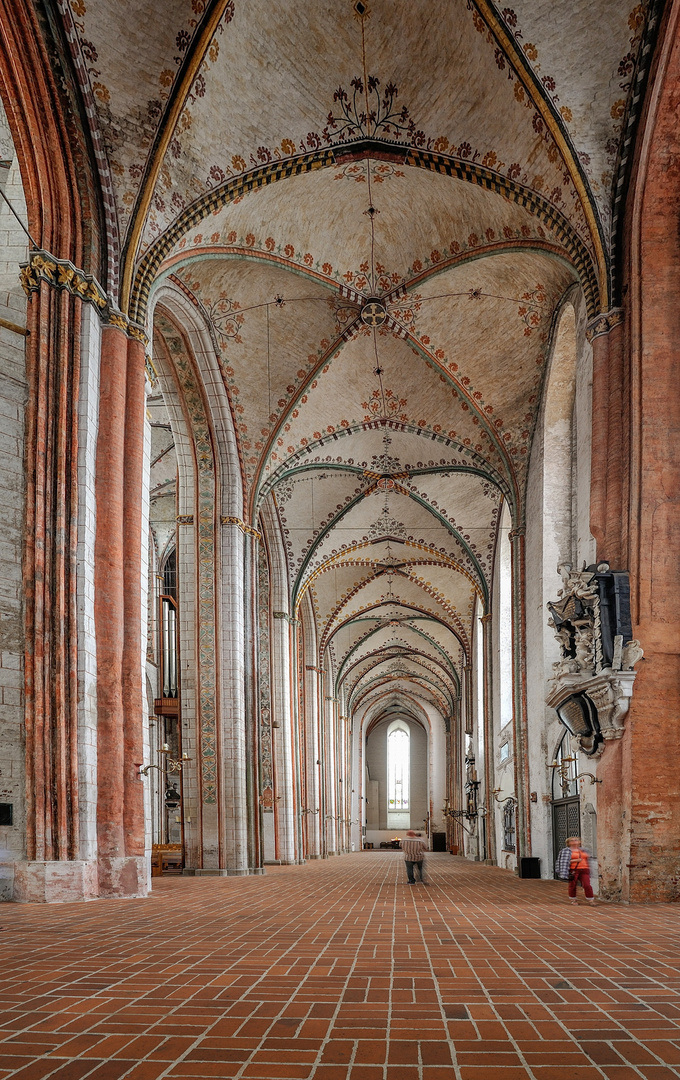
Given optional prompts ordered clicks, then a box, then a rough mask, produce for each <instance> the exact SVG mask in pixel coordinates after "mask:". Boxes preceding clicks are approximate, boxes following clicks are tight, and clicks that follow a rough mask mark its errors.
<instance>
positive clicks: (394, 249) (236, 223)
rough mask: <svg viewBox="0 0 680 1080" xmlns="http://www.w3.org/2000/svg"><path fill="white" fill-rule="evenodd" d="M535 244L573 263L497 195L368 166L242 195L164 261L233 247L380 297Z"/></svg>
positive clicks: (375, 162) (534, 221)
mask: <svg viewBox="0 0 680 1080" xmlns="http://www.w3.org/2000/svg"><path fill="white" fill-rule="evenodd" d="M369 177H370V187H369V183H368V180H369ZM369 205H373V206H374V208H375V210H376V211H377V212H376V214H375V215H374V229H373V231H374V236H375V238H374V258H375V264H376V266H379V267H381V269H380V270H379V271H378V272H377V273H376V274H375V277H374V279H373V280H371V275H370V272H369V271H370V254H371V236H372V234H371V220H370V216H369V215H368V214H367V213H366V211H367V208H368V207H369ZM405 221H407V222H408V229H406V230H405V229H404V222H405ZM320 222H323V228H322V229H321V228H319V223H320ZM529 241H533V242H535V243H536V242H538V243H545V244H551V245H553V246H554V247H555V248H557V249H558V250H560V251H562V252H563V253H564V254H565V257H568V253H567V249H566V248H565V246H564V242H563V238H562V236H561V235H560V233H559V231H558V230H555V229H551V227H550V225H549V224H548V223H542V222H541V221H540V220H539V219H538V218H537V217H536V215H535V214H533V213H531V212H530V210H529V209H527V208H525V207H524V206H522V205H520V204H518V203H516V202H511V201H509V199H507V198H504V197H501V196H499V194H498V193H497V192H496V191H488V190H486V189H485V188H483V187H479V186H475V185H473V184H471V183H468V182H467V181H465V180H461V179H458V178H457V177H455V176H447V175H441V174H439V173H435V172H427V171H425V170H423V169H421V168H415V167H413V166H409V165H406V164H401V165H393V164H391V163H390V162H387V161H384V160H380V159H375V158H368V159H360V160H352V161H349V162H348V163H347V164H345V165H342V166H333V167H329V168H323V169H319V170H317V171H314V172H307V173H302V174H300V175H293V176H291V177H289V178H287V179H286V180H285V181H281V182H278V183H274V184H271V185H270V186H268V187H264V188H258V189H256V190H252V191H249V192H245V193H244V194H241V195H238V196H236V198H235V200H234V201H233V202H229V203H227V204H226V205H225V206H223V207H221V208H220V207H219V206H218V208H217V210H213V211H211V212H210V213H209V214H208V216H206V217H205V218H203V219H202V220H201V221H199V222H198V224H196V225H194V226H193V227H192V228H190V229H188V230H187V231H186V232H183V233H182V235H181V236H178V238H177V240H176V241H175V243H174V245H173V247H172V248H171V249H170V251H169V252H168V254H167V256H166V262H167V264H168V265H171V264H172V262H173V260H175V259H176V258H178V257H179V258H183V257H185V256H186V257H187V258H189V257H190V258H193V259H195V258H197V257H200V256H201V255H202V254H203V253H204V252H206V251H210V250H219V249H220V248H226V249H228V250H234V251H242V252H244V253H246V254H248V253H252V254H255V255H257V254H258V253H259V254H261V255H262V256H263V257H264V258H270V259H272V260H274V261H276V260H278V261H279V262H281V263H282V264H284V265H286V266H289V267H291V268H293V269H296V270H299V271H300V272H302V273H304V272H306V271H310V270H312V271H313V272H314V273H315V274H317V275H319V276H320V277H321V278H323V279H325V280H327V281H328V282H329V283H333V284H336V285H345V286H347V287H351V288H354V289H356V290H357V291H358V292H367V291H370V292H371V293H373V292H376V293H380V294H382V293H388V292H389V291H390V290H392V289H394V288H395V287H396V286H398V285H399V284H400V283H402V282H404V281H407V280H411V279H412V278H413V277H414V276H416V275H418V274H421V273H423V272H425V273H427V272H428V271H435V270H436V269H437V268H439V267H441V266H444V265H446V263H447V261H450V260H454V259H458V260H464V259H466V258H468V259H470V258H473V257H475V256H476V255H478V254H479V253H480V252H481V251H483V250H484V249H485V248H487V247H489V246H491V245H494V246H495V247H501V248H502V246H503V245H504V244H505V245H507V246H510V245H511V244H516V245H520V244H526V243H527V242H529ZM362 267H363V269H362ZM289 288H290V286H289Z"/></svg>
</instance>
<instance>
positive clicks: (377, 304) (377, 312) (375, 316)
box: [361, 296, 387, 328]
mask: <svg viewBox="0 0 680 1080" xmlns="http://www.w3.org/2000/svg"><path fill="white" fill-rule="evenodd" d="M386 319H387V309H386V307H385V305H384V303H383V301H382V300H381V299H380V298H379V297H376V296H372V297H370V298H369V299H368V300H367V301H366V303H365V304H364V306H363V307H362V309H361V321H362V323H363V324H364V326H370V327H371V328H373V327H376V326H382V325H383V323H384V322H385V320H386Z"/></svg>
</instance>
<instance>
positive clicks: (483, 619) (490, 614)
mask: <svg viewBox="0 0 680 1080" xmlns="http://www.w3.org/2000/svg"><path fill="white" fill-rule="evenodd" d="M492 618H493V611H487V613H486V615H482V617H481V619H480V620H479V621H480V623H488V622H491V619H492Z"/></svg>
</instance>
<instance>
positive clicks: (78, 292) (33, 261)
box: [19, 248, 109, 311]
mask: <svg viewBox="0 0 680 1080" xmlns="http://www.w3.org/2000/svg"><path fill="white" fill-rule="evenodd" d="M19 279H20V281H21V287H22V289H23V290H24V292H25V293H26V295H27V296H28V297H29V298H30V296H31V293H34V292H38V290H39V289H40V282H41V281H46V282H47V284H48V285H51V286H52V287H53V288H55V289H65V290H66V291H67V292H70V293H71V294H72V295H73V296H79V297H80V299H81V300H88V301H89V302H90V303H92V304H94V305H95V307H96V308H98V310H99V311H104V310H105V309H106V308H107V307H108V303H109V298H108V296H107V295H106V293H105V292H104V290H103V288H102V287H101V285H100V284H99V282H98V281H97V279H96V278H95V277H93V275H92V274H86V273H85V271H84V270H79V269H78V267H77V266H74V265H73V263H72V262H71V261H70V260H69V259H57V258H56V256H54V255H52V254H50V252H49V251H44V250H43V249H42V248H38V249H36V250H34V251H31V252H30V255H29V259H28V262H26V263H22V264H21V268H20V272H19Z"/></svg>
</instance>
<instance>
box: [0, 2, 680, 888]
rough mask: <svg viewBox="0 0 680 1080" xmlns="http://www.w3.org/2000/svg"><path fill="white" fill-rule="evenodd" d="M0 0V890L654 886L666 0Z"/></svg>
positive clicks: (669, 362) (667, 544) (658, 841)
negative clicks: (289, 882)
mask: <svg viewBox="0 0 680 1080" xmlns="http://www.w3.org/2000/svg"><path fill="white" fill-rule="evenodd" d="M0 11H1V12H2V19H1V28H0V93H1V95H2V104H3V108H4V112H3V114H2V116H1V117H0V121H1V122H0V188H1V191H2V196H3V202H2V206H1V207H0V221H1V233H0V245H1V246H0V278H1V289H0V308H1V311H0V316H1V317H0V364H1V370H2V381H1V383H0V425H1V435H0V440H1V442H0V484H1V485H2V506H3V513H2V520H1V521H0V533H1V539H2V542H1V544H0V562H1V564H2V565H1V567H0V575H1V578H2V591H1V598H0V605H1V616H2V621H1V625H0V635H1V638H0V657H1V664H0V687H1V688H2V699H1V701H2V704H0V723H1V732H2V758H3V761H2V776H1V778H0V780H1V784H0V807H1V809H0V848H2V851H1V852H0V869H1V871H2V873H1V887H2V890H3V892H4V897H5V898H6V899H14V900H17V901H24V902H26V901H48V902H49V901H64V900H79V899H91V898H94V897H123V896H145V895H146V894H147V893H148V891H149V890H150V888H151V876H152V874H153V875H171V874H173V873H174V874H181V875H187V876H188V875H197V876H220V875H224V876H228V875H249V874H262V873H265V874H266V873H267V872H268V871H267V868H268V866H270V865H272V864H276V865H280V864H288V865H289V866H290V867H291V869H290V870H288V871H286V874H288V875H293V874H294V873H301V872H302V871H299V870H297V869H294V867H295V864H301V863H303V862H305V861H307V860H314V859H326V858H330V857H331V856H342V855H343V854H346V853H348V852H352V851H354V852H357V853H359V852H360V851H362V850H364V849H365V848H366V847H372V848H373V849H374V850H375V851H378V850H379V849H380V847H381V845H382V846H383V847H385V846H388V845H391V844H392V843H393V842H394V838H395V837H399V836H403V835H404V830H406V829H408V828H415V829H420V830H422V831H423V833H425V834H426V835H427V836H428V837H429V839H430V842H431V844H432V846H433V847H434V848H435V850H436V849H440V850H442V851H447V850H451V851H457V852H458V855H459V856H464V857H465V858H466V859H468V860H472V861H478V862H485V863H487V864H492V865H497V866H499V867H502V868H504V869H506V870H507V871H513V870H515V871H517V872H518V873H519V874H520V875H525V876H526V875H528V874H534V873H537V874H538V875H539V876H542V877H543V878H551V877H552V876H553V863H554V853H555V850H556V848H558V847H559V846H561V844H562V843H563V841H564V838H565V836H566V835H567V834H569V833H572V832H580V833H581V835H582V836H583V838H584V842H585V843H586V845H587V846H588V847H589V848H590V849H591V851H592V852H593V856H594V866H595V868H596V872H597V888H598V891H599V894H600V896H601V897H602V898H607V899H609V900H613V901H624V902H627V901H630V902H643V901H669V900H674V899H677V898H678V895H679V893H680V885H679V881H680V727H679V725H678V713H679V709H680V687H679V681H678V648H679V643H680V633H679V630H680V625H679V615H678V613H679V612H680V577H679V575H678V557H677V552H678V508H679V506H680V502H679V495H678V492H679V490H680V488H679V485H678V446H680V425H679V417H678V355H679V352H678V349H679V346H678V341H679V340H680V240H679V237H680V229H679V227H678V226H679V225H680V220H679V219H680V126H679V124H678V108H679V107H680V106H679V102H680V2H679V0H666V2H665V3H664V2H663V0H643V2H641V3H637V4H636V3H635V0H598V2H595V3H588V4H584V3H574V2H573V0H551V2H550V3H548V2H546V0H532V2H528V0H515V2H514V7H513V8H508V7H506V8H503V9H501V5H500V4H494V3H493V2H491V0H449V2H447V3H439V4H435V3H432V2H431V0H413V2H411V3H408V4H406V3H403V2H402V3H395V2H392V0H390V2H388V0H336V2H334V3H332V4H324V3H320V2H318V0H310V3H308V4H306V5H305V6H304V8H303V9H294V8H293V6H292V5H291V4H290V3H283V2H280V3H274V2H272V0H249V2H248V3H246V2H245V0H173V2H172V3H168V2H165V3H158V2H157V0H144V2H141V3H140V2H139V0H117V2H115V3H114V2H112V0H0ZM548 604H550V608H548ZM527 860H528V861H527ZM536 860H538V861H536ZM277 873H279V871H277ZM164 887H165V885H164Z"/></svg>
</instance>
